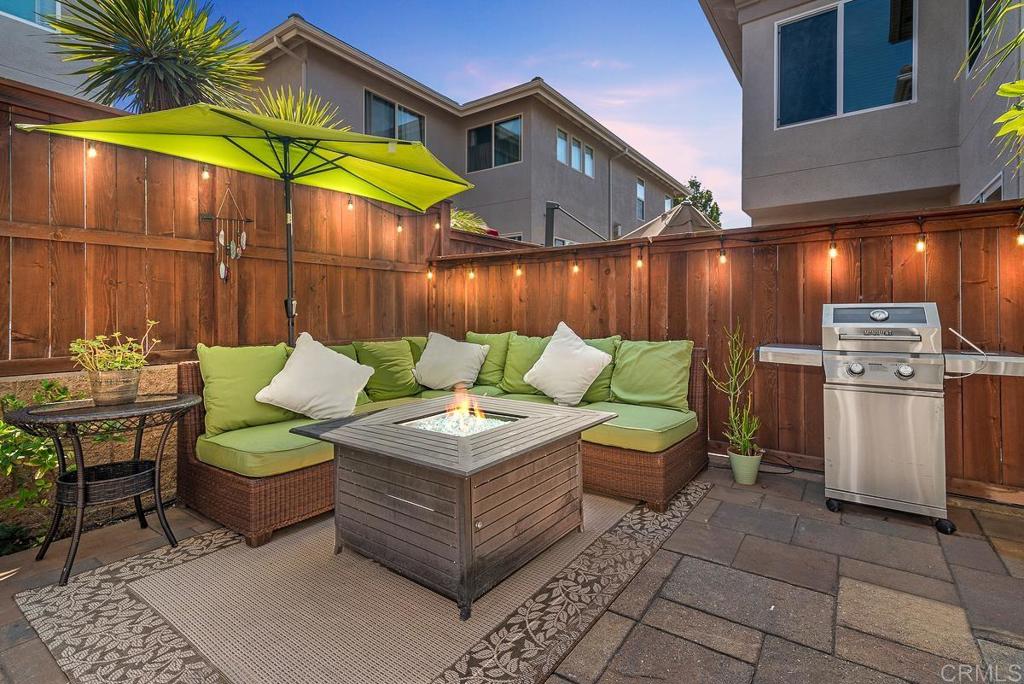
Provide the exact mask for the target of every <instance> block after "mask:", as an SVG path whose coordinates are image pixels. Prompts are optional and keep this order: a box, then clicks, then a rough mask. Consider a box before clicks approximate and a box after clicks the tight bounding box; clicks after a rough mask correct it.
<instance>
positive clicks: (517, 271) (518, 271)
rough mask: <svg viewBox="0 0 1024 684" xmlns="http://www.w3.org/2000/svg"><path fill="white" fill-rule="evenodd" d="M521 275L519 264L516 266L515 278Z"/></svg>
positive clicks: (521, 270) (521, 269) (521, 268)
mask: <svg viewBox="0 0 1024 684" xmlns="http://www.w3.org/2000/svg"><path fill="white" fill-rule="evenodd" d="M521 275H523V267H522V266H520V265H519V264H516V278H518V277H520V276H521Z"/></svg>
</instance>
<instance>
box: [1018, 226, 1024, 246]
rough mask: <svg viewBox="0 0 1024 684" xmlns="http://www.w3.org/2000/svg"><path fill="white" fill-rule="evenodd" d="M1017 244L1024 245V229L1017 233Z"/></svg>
mask: <svg viewBox="0 0 1024 684" xmlns="http://www.w3.org/2000/svg"><path fill="white" fill-rule="evenodd" d="M1017 244H1018V245H1020V246H1021V247H1024V230H1022V231H1021V232H1019V233H1017Z"/></svg>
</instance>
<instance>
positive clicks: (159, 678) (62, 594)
mask: <svg viewBox="0 0 1024 684" xmlns="http://www.w3.org/2000/svg"><path fill="white" fill-rule="evenodd" d="M709 488H710V485H709V484H708V483H703V482H694V483H691V484H690V485H688V486H687V487H686V489H684V490H683V492H681V493H680V495H679V496H678V497H676V499H675V500H674V501H673V503H672V504H671V505H670V507H669V510H668V511H667V512H666V513H664V514H658V513H654V512H652V511H650V510H648V509H647V508H645V507H643V506H634V505H633V504H632V503H630V502H625V501H621V500H616V499H611V498H606V497H600V496H595V495H590V494H587V495H585V496H584V526H585V531H584V532H583V533H580V534H571V535H569V536H567V537H565V538H564V539H563V540H561V541H560V542H558V543H556V544H555V545H554V546H552V547H551V548H550V549H548V550H547V551H545V552H544V553H543V554H541V555H540V556H538V557H537V558H536V559H534V560H533V561H532V562H530V563H529V564H527V565H526V566H525V567H524V568H522V569H521V570H519V571H518V572H517V573H515V574H514V575H513V576H512V577H510V578H509V579H507V580H505V581H504V582H503V583H501V584H500V585H498V586H497V587H495V588H494V589H492V590H491V591H490V592H488V593H487V594H486V595H484V596H483V597H481V598H480V599H479V600H477V601H475V602H474V603H473V616H472V618H471V619H470V620H468V621H465V622H460V621H459V618H458V610H457V608H456V607H455V604H454V602H452V601H450V600H448V599H445V598H443V597H441V596H439V595H437V594H435V593H434V592H432V591H430V590H428V589H425V588H423V587H421V586H419V585H417V584H415V583H413V582H411V581H409V580H406V579H404V578H402V577H400V576H399V575H396V574H394V573H392V572H390V571H388V570H386V569H384V568H383V567H381V566H379V565H377V564H376V563H374V562H373V561H370V560H368V559H366V558H363V557H361V556H358V555H356V554H353V553H350V552H348V551H346V552H343V553H342V554H340V555H337V556H335V555H334V554H333V548H334V524H333V518H331V517H327V518H321V519H318V520H316V521H313V522H311V523H307V524H305V525H301V526H298V527H296V528H293V529H291V530H287V531H284V532H282V533H280V534H279V535H275V537H274V539H273V540H272V541H271V542H270V543H269V544H266V545H264V546H261V547H259V548H256V549H251V548H248V547H246V546H245V545H244V544H241V543H240V541H241V538H240V537H239V536H238V535H236V534H234V533H232V532H228V531H227V530H223V529H221V530H215V531H213V532H209V533H206V534H202V535H199V536H196V537H192V538H190V539H187V540H185V541H183V542H182V543H181V544H179V546H178V548H176V549H172V548H169V547H166V548H162V549H159V550H156V551H152V552H149V553H145V554H142V555H139V556H135V557H132V558H128V559H126V560H123V561H119V562H117V563H112V564H110V565H107V566H105V567H102V568H97V569H95V570H89V571H86V572H83V573H81V574H79V575H76V576H75V577H74V578H72V581H71V582H70V583H69V584H68V586H66V587H57V586H56V585H51V586H48V587H42V588H39V589H34V590H31V591H26V592H23V593H21V594H19V595H18V596H17V597H16V599H17V601H18V604H19V606H20V607H21V609H22V611H23V612H24V613H25V615H26V617H27V618H28V620H29V621H30V622H31V624H32V626H33V627H34V628H35V630H36V631H37V632H38V634H39V635H40V637H41V638H42V640H43V641H44V642H45V643H46V645H47V647H48V648H49V649H50V651H51V653H52V654H53V656H54V658H55V659H56V660H57V662H58V664H59V665H60V666H61V668H62V669H63V670H64V671H65V673H66V674H67V675H68V677H69V678H70V679H71V681H73V682H133V683H135V682H153V683H156V682H179V681H180V682H202V683H207V682H211V683H212V682H224V683H231V684H249V683H250V682H251V683H253V684H261V683H270V682H273V683H274V684H277V683H279V682H294V683H296V684H300V683H301V684H306V683H309V684H314V683H315V684H321V683H323V682H346V683H352V684H356V683H360V684H363V683H365V684H392V683H400V684H414V683H416V682H422V683H423V684H428V683H448V682H450V683H453V684H454V683H456V682H480V683H484V682H487V683H491V682H494V683H498V682H501V683H504V682H509V683H511V682H522V683H524V684H526V683H529V684H535V683H537V682H541V681H543V679H544V678H545V677H546V676H547V675H548V674H549V673H550V672H551V671H552V670H553V669H554V667H555V666H556V665H557V663H558V662H559V661H560V660H561V658H562V657H564V656H565V655H566V653H568V652H569V650H570V649H571V648H572V647H573V646H574V645H575V644H576V643H577V642H578V641H579V639H580V638H581V637H582V636H583V634H585V633H586V631H587V629H589V628H590V626H591V625H592V624H593V623H594V622H595V621H596V620H597V618H598V617H599V616H600V615H601V613H603V612H604V610H605V609H606V608H607V607H608V605H610V604H611V602H612V601H613V600H614V598H615V597H616V596H617V595H618V593H619V592H620V591H621V590H622V589H623V588H624V587H625V585H626V584H627V583H628V582H629V580H630V579H632V577H633V576H634V575H635V574H636V573H637V572H638V571H639V569H640V568H641V567H642V566H643V564H644V563H645V562H646V561H647V559H648V558H650V556H651V555H653V553H654V552H655V551H657V549H658V548H659V547H660V546H661V544H662V543H663V542H664V541H665V540H666V539H667V538H668V536H669V535H670V534H671V533H672V531H673V530H675V528H676V527H678V526H679V524H680V523H681V522H682V521H683V519H684V518H685V517H686V515H687V514H688V513H689V512H690V511H691V510H692V509H693V507H694V506H695V505H696V504H697V503H698V502H699V501H700V500H701V499H702V498H703V497H704V495H705V494H706V493H707V490H708V489H709Z"/></svg>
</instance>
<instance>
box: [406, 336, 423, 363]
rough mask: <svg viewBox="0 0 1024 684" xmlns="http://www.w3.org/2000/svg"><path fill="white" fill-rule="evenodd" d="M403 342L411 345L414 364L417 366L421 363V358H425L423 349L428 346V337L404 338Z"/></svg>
mask: <svg viewBox="0 0 1024 684" xmlns="http://www.w3.org/2000/svg"><path fill="white" fill-rule="evenodd" d="M402 339H403V340H405V341H406V342H408V343H409V348H410V351H412V363H413V365H416V364H417V363H419V361H420V357H421V356H423V348H424V347H426V346H427V338H426V337H403V338H402Z"/></svg>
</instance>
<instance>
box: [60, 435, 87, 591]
mask: <svg viewBox="0 0 1024 684" xmlns="http://www.w3.org/2000/svg"><path fill="white" fill-rule="evenodd" d="M68 432H69V434H70V436H71V445H72V447H74V450H75V470H76V474H77V475H78V477H77V483H76V487H77V494H78V496H77V500H76V502H75V531H74V533H73V534H72V535H71V548H69V549H68V558H67V560H66V561H64V569H63V570H62V571H61V573H60V581H59V582H57V584H58V585H59V586H62V587H63V586H64V585H66V584H67V583H68V578H69V577H70V576H71V566H72V565H73V564H74V562H75V554H76V553H78V543H79V542H80V541H81V539H82V523H83V522H84V521H85V456H84V455H83V454H82V440H81V438H80V437H79V436H78V430H77V428H76V427H75V426H74V425H72V426H70V428H69V430H68Z"/></svg>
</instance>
